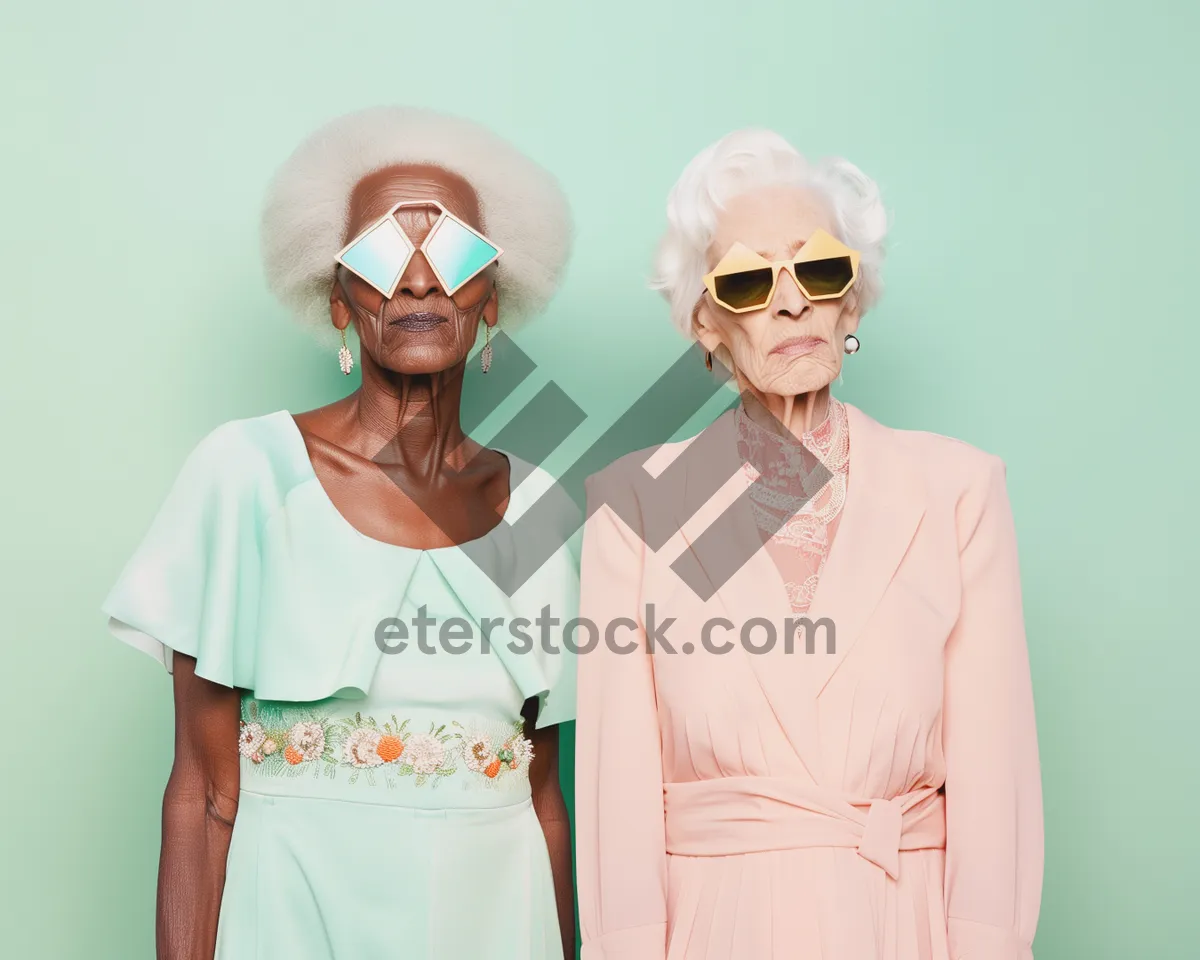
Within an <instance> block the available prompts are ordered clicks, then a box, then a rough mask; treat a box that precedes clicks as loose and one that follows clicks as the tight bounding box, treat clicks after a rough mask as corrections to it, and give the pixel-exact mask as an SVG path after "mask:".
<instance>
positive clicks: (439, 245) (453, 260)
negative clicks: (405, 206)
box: [424, 217, 500, 293]
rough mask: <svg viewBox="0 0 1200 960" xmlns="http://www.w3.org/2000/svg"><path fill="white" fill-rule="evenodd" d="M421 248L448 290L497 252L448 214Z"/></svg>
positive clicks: (495, 248)
mask: <svg viewBox="0 0 1200 960" xmlns="http://www.w3.org/2000/svg"><path fill="white" fill-rule="evenodd" d="M424 250H425V256H426V257H428V258H429V262H430V263H432V264H433V265H434V267H436V268H437V272H438V273H440V274H441V275H442V279H443V280H444V281H445V282H446V287H447V290H446V292H447V293H451V292H453V291H454V290H457V289H458V288H459V287H461V286H462V285H463V284H464V283H466V282H467V281H468V280H470V279H471V278H472V277H473V276H475V275H476V274H477V273H479V271H480V270H482V269H483V268H484V267H486V266H487V265H488V264H489V263H491V262H492V261H493V260H495V259H496V257H497V255H498V254H499V253H500V251H499V249H498V248H497V247H494V246H492V245H491V244H490V243H488V242H487V241H486V240H483V239H481V238H480V237H477V236H475V234H473V233H472V232H471V231H470V230H468V229H466V227H464V226H462V224H460V223H457V222H455V221H454V220H451V219H450V218H449V217H446V218H445V219H443V220H442V222H441V223H440V224H438V226H437V227H436V228H435V230H434V232H433V233H432V234H431V235H430V236H429V238H428V239H427V240H426V241H425V246H424Z"/></svg>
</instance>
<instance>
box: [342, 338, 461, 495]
mask: <svg viewBox="0 0 1200 960" xmlns="http://www.w3.org/2000/svg"><path fill="white" fill-rule="evenodd" d="M363 361H364V362H363V365H362V375H363V383H362V389H361V390H359V391H358V393H357V395H356V403H355V409H354V420H355V422H356V425H357V427H358V430H359V431H361V434H362V435H363V437H364V438H365V439H366V440H367V441H368V445H369V447H370V449H373V450H378V451H379V452H378V454H377V455H375V458H374V459H375V460H376V462H377V463H380V464H381V465H384V464H392V465H395V466H399V467H403V468H405V469H408V470H411V471H413V472H414V473H420V474H424V475H426V476H432V475H435V474H437V473H438V472H440V470H441V469H442V468H443V467H449V468H451V469H454V470H459V469H462V468H463V467H464V466H465V465H466V461H467V460H469V459H470V457H469V456H468V455H467V454H468V451H467V450H465V449H464V443H465V442H466V440H467V437H466V434H465V433H464V432H463V429H462V422H461V420H460V413H461V409H462V387H463V373H464V371H465V368H466V361H465V360H464V361H463V362H462V363H459V364H457V365H455V366H454V367H451V368H450V369H449V370H443V371H440V372H438V373H422V374H403V373H396V372H394V371H391V370H384V369H383V368H381V367H379V366H377V365H376V364H374V363H372V362H371V361H370V358H369V357H367V356H365V355H364V357H363Z"/></svg>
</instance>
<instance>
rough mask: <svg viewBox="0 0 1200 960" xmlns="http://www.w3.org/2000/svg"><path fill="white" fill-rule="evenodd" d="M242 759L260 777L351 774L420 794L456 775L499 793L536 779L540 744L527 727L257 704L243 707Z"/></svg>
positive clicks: (354, 779)
mask: <svg viewBox="0 0 1200 960" xmlns="http://www.w3.org/2000/svg"><path fill="white" fill-rule="evenodd" d="M238 752H239V753H241V755H242V756H243V757H245V758H246V759H247V760H249V761H250V763H252V764H253V765H254V766H255V767H256V768H257V770H258V771H259V772H262V773H266V774H268V775H274V776H298V775H300V774H303V773H308V772H310V771H311V772H312V774H313V775H315V776H320V775H321V774H324V775H325V776H328V777H336V776H337V775H338V773H339V772H340V771H343V770H345V771H347V772H348V773H349V780H348V782H349V783H355V782H357V781H358V780H359V779H360V777H361V778H363V779H365V780H366V781H367V782H368V783H369V784H375V783H377V782H379V781H380V780H382V781H383V782H384V783H386V784H388V785H389V786H395V785H396V783H397V782H398V780H399V778H403V777H412V778H413V780H414V782H415V783H416V785H417V786H423V785H425V784H432V785H434V786H436V785H437V784H438V782H440V781H442V780H445V779H447V778H449V777H453V776H456V775H459V776H460V779H461V777H465V776H469V777H472V778H474V779H475V780H477V781H478V782H479V783H480V784H481V785H486V786H496V785H499V784H501V783H504V782H508V781H513V780H515V779H521V778H524V779H528V776H529V763H530V761H531V760H532V759H533V744H531V743H530V741H529V740H528V739H526V737H525V735H524V725H523V724H522V723H521V721H519V720H518V721H515V722H513V723H511V724H499V725H497V726H496V728H495V729H487V730H481V729H478V728H477V727H475V726H466V725H464V724H461V723H459V722H457V721H451V722H450V723H448V724H447V723H443V724H437V723H431V724H430V725H429V729H428V730H422V729H418V728H416V727H414V726H413V725H411V723H410V721H409V720H407V719H406V720H403V721H401V720H397V719H396V717H395V716H394V715H393V716H392V717H390V718H389V719H387V720H385V721H384V722H383V723H380V722H379V721H378V720H376V719H375V717H369V716H363V715H362V714H361V713H355V714H354V715H353V716H351V717H336V716H330V715H324V714H321V713H319V712H316V711H309V710H304V709H301V708H296V707H294V706H292V705H290V704H289V705H286V706H281V707H276V706H274V705H272V704H262V703H260V702H259V701H256V700H249V701H245V702H244V703H243V706H242V720H241V730H240V733H239V736H238Z"/></svg>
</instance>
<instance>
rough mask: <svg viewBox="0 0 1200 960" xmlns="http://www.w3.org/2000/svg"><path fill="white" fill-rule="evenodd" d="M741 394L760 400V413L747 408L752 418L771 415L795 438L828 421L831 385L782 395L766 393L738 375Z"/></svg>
mask: <svg viewBox="0 0 1200 960" xmlns="http://www.w3.org/2000/svg"><path fill="white" fill-rule="evenodd" d="M738 380H739V384H738V385H739V387H740V388H741V391H742V395H743V396H745V395H746V394H747V393H749V394H750V395H751V396H753V397H754V399H755V400H757V401H758V404H757V405H758V406H759V407H760V409H759V410H751V409H749V408H747V413H749V414H750V416H751V418H752V419H758V418H759V417H761V416H763V415H765V414H770V415H771V416H772V417H774V418H775V420H776V421H778V422H779V423H780V424H781V425H782V426H783V427H784V428H785V429H787V430H788V432H790V433H791V434H792V435H793V436H796V437H800V436H802V435H803V434H805V433H810V432H811V431H812V430H814V429H815V428H816V427H818V426H820V424H821V423H822V422H823V421H824V420H825V417H826V416H827V415H828V413H829V396H830V394H829V384H826V385H825V386H823V387H821V388H819V389H817V390H811V391H809V392H808V393H798V394H793V395H785V396H781V395H779V394H774V393H763V392H762V391H760V390H759V389H758V388H756V387H755V386H753V385H752V384H750V383H749V382H748V381H745V380H743V379H742V378H741V376H740V375H739V376H738Z"/></svg>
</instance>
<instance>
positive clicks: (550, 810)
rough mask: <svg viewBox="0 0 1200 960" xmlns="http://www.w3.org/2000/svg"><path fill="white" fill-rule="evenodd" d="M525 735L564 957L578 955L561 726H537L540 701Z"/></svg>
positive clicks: (531, 709) (532, 706) (528, 711)
mask: <svg viewBox="0 0 1200 960" xmlns="http://www.w3.org/2000/svg"><path fill="white" fill-rule="evenodd" d="M523 714H524V717H525V731H526V732H525V735H526V736H527V737H528V738H529V739H530V741H531V742H532V743H533V761H532V762H531V763H530V765H529V779H530V786H531V787H532V789H533V809H534V812H535V813H536V814H537V818H538V822H539V823H541V825H542V833H543V834H545V836H546V849H547V850H548V851H549V853H550V871H551V873H552V875H553V877H554V896H555V900H556V901H557V903H558V927H559V930H560V931H561V933H562V942H563V957H564V958H566V960H574V957H575V881H574V877H575V874H574V871H573V870H572V866H571V823H570V820H569V818H568V817H567V803H566V800H564V799H563V794H562V784H560V783H559V779H558V727H556V726H554V727H543V728H542V729H541V730H537V729H534V719H535V718H536V716H537V700H536V699H533V700H530V701H528V702H527V703H526V704H525V710H524V711H523Z"/></svg>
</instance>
